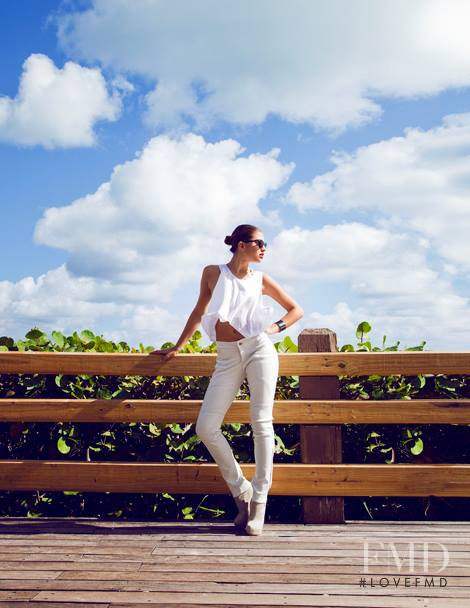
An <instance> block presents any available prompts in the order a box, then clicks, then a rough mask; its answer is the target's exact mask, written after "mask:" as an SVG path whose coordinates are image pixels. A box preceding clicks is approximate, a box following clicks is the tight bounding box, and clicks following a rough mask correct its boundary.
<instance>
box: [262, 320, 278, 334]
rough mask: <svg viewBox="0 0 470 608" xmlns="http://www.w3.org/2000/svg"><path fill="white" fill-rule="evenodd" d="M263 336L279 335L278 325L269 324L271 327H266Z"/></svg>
mask: <svg viewBox="0 0 470 608" xmlns="http://www.w3.org/2000/svg"><path fill="white" fill-rule="evenodd" d="M264 333H265V334H268V335H270V334H278V333H279V325H276V323H271V325H268V327H267V328H266V329H265V330H264Z"/></svg>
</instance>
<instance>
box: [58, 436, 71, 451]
mask: <svg viewBox="0 0 470 608" xmlns="http://www.w3.org/2000/svg"><path fill="white" fill-rule="evenodd" d="M57 449H58V450H59V452H60V453H61V454H68V453H69V452H70V450H71V448H70V446H69V445H68V444H67V442H66V441H65V439H64V437H59V439H58V440H57Z"/></svg>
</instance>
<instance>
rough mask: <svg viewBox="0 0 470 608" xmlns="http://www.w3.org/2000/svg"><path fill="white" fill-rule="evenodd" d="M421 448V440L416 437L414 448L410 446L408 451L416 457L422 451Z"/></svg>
mask: <svg viewBox="0 0 470 608" xmlns="http://www.w3.org/2000/svg"><path fill="white" fill-rule="evenodd" d="M423 448H424V444H423V440H422V439H421V438H420V437H418V438H417V439H416V440H415V444H414V446H412V447H411V448H410V451H411V453H412V454H413V455H414V456H418V455H419V454H421V452H422V451H423Z"/></svg>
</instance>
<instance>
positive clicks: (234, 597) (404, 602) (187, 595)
mask: <svg viewBox="0 0 470 608" xmlns="http://www.w3.org/2000/svg"><path fill="white" fill-rule="evenodd" d="M5 593H15V592H5ZM25 593H27V592H25ZM386 593H387V592H386V591H384V595H383V596H379V597H371V596H369V597H368V596H367V595H366V593H364V592H363V595H358V596H357V597H342V596H328V595H324V594H320V595H313V594H301V595H299V594H287V593H284V594H271V593H260V594H257V593H246V592H245V593H194V592H192V591H191V590H190V589H188V591H187V592H184V593H181V592H179V593H178V592H174V593H171V592H151V591H149V592H147V593H145V597H144V598H143V597H142V593H139V592H138V591H106V592H99V591H41V592H39V593H38V594H37V595H36V596H35V597H34V599H35V600H36V601H56V602H67V601H68V602H70V601H74V602H86V601H90V602H97V601H108V602H110V603H111V605H112V606H114V608H133V607H134V606H135V605H136V604H141V603H146V604H150V603H153V604H165V603H167V604H178V605H183V606H184V605H185V604H192V605H197V604H216V605H223V604H228V605H245V606H247V605H248V606H250V605H252V606H267V605H272V606H324V607H326V606H328V607H331V606H341V607H355V608H356V607H357V608H359V607H360V608H372V607H374V608H442V600H441V598H422V597H419V598H418V597H416V598H411V597H389V596H387V595H385V594H386ZM445 606H446V608H462V599H461V598H446V599H445Z"/></svg>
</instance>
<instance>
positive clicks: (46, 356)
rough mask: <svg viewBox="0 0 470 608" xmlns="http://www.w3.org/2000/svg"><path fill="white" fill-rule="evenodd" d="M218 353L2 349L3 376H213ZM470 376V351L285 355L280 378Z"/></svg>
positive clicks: (280, 365)
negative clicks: (170, 356)
mask: <svg viewBox="0 0 470 608" xmlns="http://www.w3.org/2000/svg"><path fill="white" fill-rule="evenodd" d="M216 356H217V355H215V354H212V353H195V354H188V353H179V354H178V355H176V357H174V358H173V359H170V360H169V361H166V362H162V357H161V356H160V355H149V354H140V353H62V352H40V351H9V352H3V351H0V374H59V373H61V374H66V375H67V374H74V375H75V374H95V375H105V376H125V375H139V376H210V375H211V374H212V372H213V371H214V366H215V360H216ZM371 374H378V375H382V376H385V375H392V374H403V375H409V376H416V375H417V374H456V375H459V374H460V375H462V374H470V351H464V352H422V351H398V352H394V351H389V352H345V353H342V352H333V353H321V352H320V353H318V352H316V353H311V352H309V353H279V375H280V376H368V375H371Z"/></svg>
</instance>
